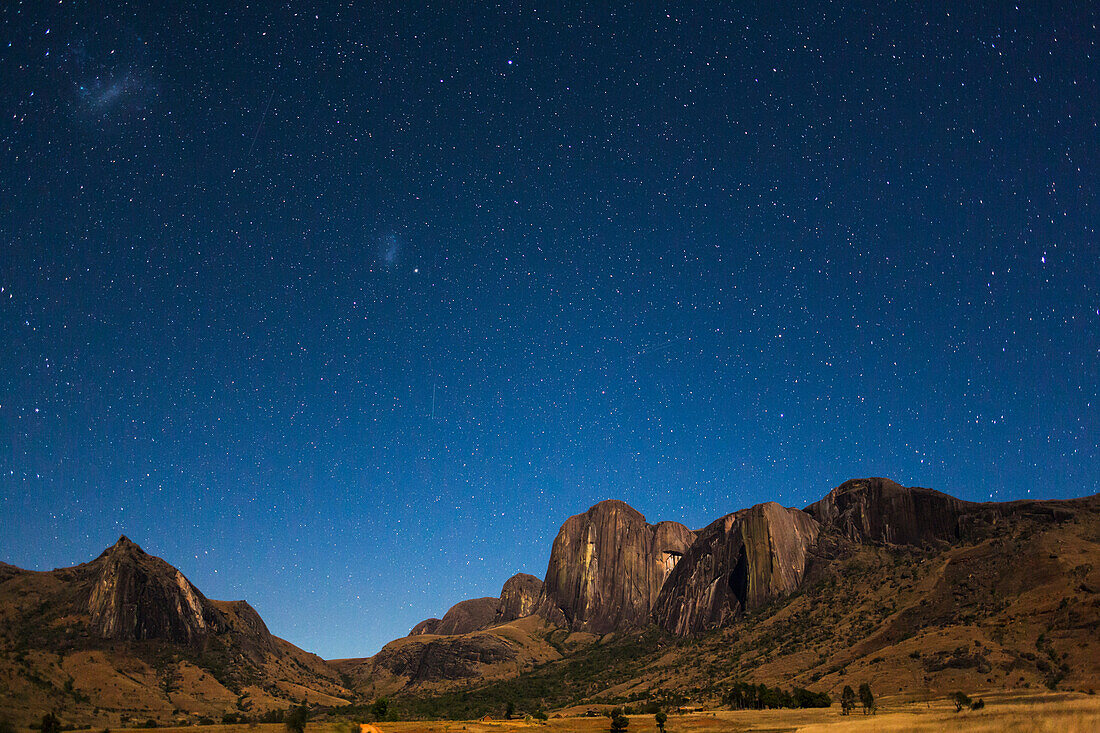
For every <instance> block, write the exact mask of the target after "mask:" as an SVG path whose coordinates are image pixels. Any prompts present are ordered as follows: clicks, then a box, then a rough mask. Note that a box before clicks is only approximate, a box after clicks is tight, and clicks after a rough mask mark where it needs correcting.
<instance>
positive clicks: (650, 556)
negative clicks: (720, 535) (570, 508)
mask: <svg viewBox="0 0 1100 733" xmlns="http://www.w3.org/2000/svg"><path fill="white" fill-rule="evenodd" d="M694 539H695V533H694V532H692V531H691V530H690V529H688V528H687V527H685V526H684V525H682V524H679V523H677V522H661V523H660V524H657V525H651V524H648V523H647V522H646V520H645V517H644V516H642V514H641V513H640V512H638V511H637V510H636V509H634V508H632V507H630V506H628V505H627V504H625V503H624V502H621V501H616V500H608V501H601V502H600V503H598V504H596V505H595V506H593V507H591V508H590V509H589V510H588V511H586V512H584V513H583V514H577V515H575V516H572V517H570V518H569V519H567V520H566V521H565V523H564V524H563V525H562V527H561V529H560V530H559V532H558V535H557V537H556V538H555V539H554V544H553V547H552V548H551V550H550V562H549V564H548V566H547V569H546V579H545V580H544V581H543V588H542V596H541V598H540V599H539V602H538V606H537V611H538V613H539V614H540V615H541V616H543V617H544V618H546V619H547V620H548V621H550V622H551V623H554V624H558V625H561V626H564V627H566V628H569V629H571V630H573V631H586V632H591V633H597V634H604V633H609V632H612V631H620V630H623V629H628V628H636V627H640V626H644V625H645V624H647V623H648V622H649V618H650V612H651V610H652V608H653V604H654V603H655V601H656V600H657V596H658V594H659V593H660V590H661V586H662V584H663V583H664V582H665V579H666V578H667V577H668V575H669V573H670V572H672V569H673V568H674V567H675V566H676V564H677V562H678V561H679V559H680V558H681V557H682V556H683V555H684V553H686V552H687V551H688V548H689V547H690V546H691V544H692V542H693V541H694Z"/></svg>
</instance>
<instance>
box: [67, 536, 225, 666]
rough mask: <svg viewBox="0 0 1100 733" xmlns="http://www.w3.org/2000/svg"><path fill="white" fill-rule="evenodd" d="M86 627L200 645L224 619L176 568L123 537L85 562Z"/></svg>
mask: <svg viewBox="0 0 1100 733" xmlns="http://www.w3.org/2000/svg"><path fill="white" fill-rule="evenodd" d="M89 565H90V568H89V569H91V570H93V571H94V574H95V575H94V580H93V583H92V585H91V590H90V593H89V594H88V599H87V611H88V613H89V615H90V623H89V628H90V630H91V631H92V633H93V634H95V635H97V636H99V637H101V638H104V639H116V640H119V641H139V640H145V639H162V640H165V641H171V642H175V643H178V644H187V645H197V644H201V643H202V641H203V640H204V639H206V638H207V637H208V636H210V635H211V634H217V633H220V632H222V631H225V630H226V629H227V624H226V621H225V618H224V617H223V616H222V614H221V613H220V612H219V611H218V610H217V609H216V608H215V607H214V605H213V604H212V603H210V602H209V601H208V600H207V599H206V598H205V597H204V596H203V594H202V593H200V592H199V590H198V588H196V587H195V586H193V585H191V582H190V581H189V580H187V578H185V577H184V576H183V573H181V572H180V571H179V570H177V569H176V568H174V567H172V566H171V565H169V564H168V563H166V562H165V561H164V560H161V559H160V558H159V557H154V556H152V555H148V554H146V553H145V552H144V551H143V550H142V549H141V548H140V547H138V546H137V545H136V544H134V543H133V542H131V541H130V540H129V539H127V538H126V537H121V538H120V539H119V540H118V542H116V543H115V544H114V545H113V546H111V547H109V548H108V549H107V550H106V551H104V553H103V554H102V555H100V556H99V557H98V558H97V559H96V560H94V561H93V562H92V563H90V564H89Z"/></svg>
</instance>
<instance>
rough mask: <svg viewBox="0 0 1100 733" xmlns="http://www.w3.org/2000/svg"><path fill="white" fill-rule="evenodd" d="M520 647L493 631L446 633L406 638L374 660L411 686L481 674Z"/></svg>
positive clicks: (374, 662)
mask: <svg viewBox="0 0 1100 733" xmlns="http://www.w3.org/2000/svg"><path fill="white" fill-rule="evenodd" d="M515 657H516V650H515V649H514V648H513V647H512V645H510V644H509V643H508V641H507V640H505V639H502V638H500V637H497V636H493V635H490V634H479V635H477V636H474V637H467V636H446V637H442V638H430V639H425V640H423V641H421V640H419V639H411V638H408V637H406V638H405V639H400V640H398V642H391V643H390V644H387V645H386V646H385V647H383V648H382V650H381V651H379V652H378V654H376V655H375V656H374V657H373V658H372V659H371V662H372V664H373V666H374V667H375V668H376V669H382V670H386V671H387V672H389V673H390V674H393V675H396V676H399V677H402V678H404V679H406V680H407V684H408V685H415V684H417V683H421V682H428V681H430V682H438V681H440V680H460V679H466V678H469V677H477V676H478V675H480V674H481V671H482V670H483V669H484V667H486V666H487V665H493V664H500V663H502V662H509V661H511V660H513V659H514V658H515Z"/></svg>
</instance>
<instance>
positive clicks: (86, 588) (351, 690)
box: [0, 477, 1100, 726]
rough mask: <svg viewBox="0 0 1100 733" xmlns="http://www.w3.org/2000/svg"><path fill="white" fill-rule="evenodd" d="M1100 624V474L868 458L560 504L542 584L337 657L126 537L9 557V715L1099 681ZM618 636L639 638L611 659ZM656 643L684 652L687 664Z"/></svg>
mask: <svg viewBox="0 0 1100 733" xmlns="http://www.w3.org/2000/svg"><path fill="white" fill-rule="evenodd" d="M1018 566H1021V567H1025V568H1029V570H1028V571H1027V572H1030V573H1031V576H1027V575H1026V573H1025V574H1023V575H1022V574H1021V571H1020V567H1018ZM868 568H870V570H868ZM867 573H871V574H872V575H874V576H875V577H876V578H877V580H875V581H874V582H875V584H876V585H875V587H874V588H866V589H865V590H862V591H861V590H860V587H859V585H858V583H853V580H852V578H853V577H861V576H862V575H867ZM1028 577H1031V578H1032V581H1033V582H1029V581H1027V578H1028ZM975 578H985V579H986V580H985V581H982V582H976V581H975V580H974V579H975ZM983 583H985V584H984V585H983ZM1040 627H1041V628H1040ZM768 629H771V630H770V631H769V630H768ZM1097 631H1100V494H1098V495H1094V496H1091V497H1082V498H1078V499H1069V500H1030V499H1024V500H1017V501H1013V502H1004V503H997V502H967V501H963V500H961V499H958V498H956V497H953V496H951V495H949V494H945V493H942V492H939V491H935V490H933V489H926V488H922V487H904V486H901V485H900V484H897V483H895V482H893V481H891V480H889V479H885V478H876V477H872V478H867V479H852V480H850V481H846V482H844V483H842V484H841V485H839V486H837V487H835V488H833V489H832V490H830V491H829V492H827V493H826V494H825V495H824V496H823V497H822V498H821V499H820V500H818V501H816V502H813V503H811V504H809V505H807V506H806V507H804V508H802V509H796V508H791V507H783V506H781V505H779V504H777V503H775V502H764V503H761V504H757V505H754V506H752V507H748V508H745V509H739V510H737V511H734V512H731V513H728V514H726V515H723V516H721V517H719V518H718V519H716V520H714V521H713V522H711V523H710V524H708V525H707V526H706V527H704V528H703V529H700V530H691V529H689V528H687V527H686V526H684V525H682V524H680V523H678V522H670V521H660V522H656V523H653V524H651V523H649V522H648V521H647V520H646V518H645V517H644V516H643V515H642V514H641V513H640V512H638V511H637V510H635V509H633V508H632V507H630V506H629V505H628V504H626V503H625V502H622V501H619V500H605V501H602V502H598V503H597V504H594V505H593V506H592V507H590V508H589V509H588V510H587V511H585V512H582V513H579V514H576V515H573V516H571V517H569V518H568V519H566V520H565V522H563V524H562V525H561V529H560V530H559V532H558V535H557V537H556V538H555V540H554V543H553V545H552V547H551V550H550V557H549V559H548V562H547V571H546V575H545V579H544V580H540V579H539V578H537V577H535V576H533V575H529V574H524V573H518V574H516V575H514V576H512V577H511V578H509V579H508V580H507V581H506V582H505V583H504V585H503V587H502V588H501V591H500V594H499V595H498V596H495V597H494V596H487V597H484V598H480V599H470V600H468V601H461V602H459V603H457V604H455V605H454V606H453V607H452V608H451V609H450V610H449V611H448V612H447V613H445V614H444V615H443V618H442V619H426V620H425V621H422V622H420V623H418V624H417V625H416V626H414V628H413V629H412V631H410V633H409V635H408V636H406V637H402V638H399V639H396V640H394V641H392V642H390V643H389V644H387V645H385V646H384V647H383V648H382V649H381V650H380V651H379V652H378V653H377V654H375V655H373V656H371V657H364V658H353V659H342V660H328V661H325V660H322V659H320V658H319V657H317V656H316V655H312V654H309V653H308V652H305V651H303V650H301V649H298V648H297V647H295V646H294V645H292V644H290V643H289V642H286V641H285V640H282V639H278V638H277V637H275V636H273V635H271V633H270V631H269V630H268V628H267V626H266V624H265V623H264V621H263V619H262V617H261V616H260V614H258V613H257V612H256V611H255V609H253V608H252V607H251V606H250V605H249V604H248V603H247V602H245V601H217V600H211V599H207V598H206V597H205V596H204V595H203V594H202V593H201V591H200V590H199V589H198V588H197V587H195V586H194V585H193V584H191V582H190V581H189V580H188V579H187V578H186V577H185V576H184V575H183V573H182V572H180V571H179V570H178V569H177V568H175V567H173V566H171V565H170V564H169V563H167V562H166V561H164V560H162V559H160V558H157V557H155V556H153V555H149V554H148V553H146V552H145V551H144V550H142V549H141V547H140V546H138V545H137V544H136V543H134V542H132V541H131V540H130V539H129V538H127V537H126V536H125V535H123V536H122V537H120V538H119V540H118V541H117V542H116V543H115V544H114V545H112V546H110V547H108V548H106V549H105V550H104V551H103V552H102V553H101V554H100V555H99V556H98V557H96V558H95V559H93V560H91V561H89V562H87V563H83V564H80V565H76V566H72V567H69V568H58V569H55V570H50V571H31V570H23V569H21V568H17V567H16V566H14V565H9V564H6V563H0V679H7V680H9V687H8V692H7V694H6V696H0V715H3V714H5V713H6V714H8V715H11V716H13V717H15V718H16V719H18V720H24V718H23V717H20V715H23V713H24V712H25V711H28V710H29V711H33V712H34V714H36V715H40V714H41V711H43V710H50V709H60V708H61V707H64V708H65V709H66V710H67V711H68V714H69V715H70V716H72V720H74V721H78V720H79V721H82V722H87V723H92V722H95V723H96V724H99V723H100V722H102V723H104V724H108V725H114V726H118V725H121V724H123V723H124V722H125V721H126V720H134V719H137V717H140V716H147V717H152V718H154V719H158V720H161V721H164V722H187V721H191V722H193V721H194V720H196V719H197V718H198V717H201V716H203V715H207V714H213V713H218V712H220V713H225V712H226V711H233V712H234V714H251V715H257V714H260V713H262V712H263V711H265V710H272V709H278V708H281V707H286V706H287V705H289V704H292V703H294V702H296V701H301V700H303V699H305V698H307V697H308V698H309V699H310V700H311V701H313V702H315V703H321V704H327V705H337V706H338V705H343V704H348V703H351V702H360V703H362V702H364V701H366V700H369V699H371V698H372V697H376V696H379V695H390V696H394V697H395V699H397V700H400V701H403V702H402V704H403V705H406V706H407V707H408V708H409V709H410V710H413V711H415V710H418V709H422V710H427V709H430V708H417V707H416V706H417V705H428V704H436V703H431V702H430V701H431V700H444V699H449V698H447V696H448V695H450V694H451V692H452V691H461V690H481V691H482V692H481V693H480V694H481V695H482V696H483V697H484V699H486V700H488V699H491V698H492V696H493V695H494V694H497V693H496V692H494V691H497V690H506V689H512V688H509V687H508V686H509V685H513V684H515V685H521V684H522V685H528V686H527V687H520V688H518V689H519V690H520V692H522V690H527V689H532V688H531V685H530V684H529V683H528V682H524V681H525V680H542V679H544V678H546V677H547V676H550V678H551V679H557V680H558V681H557V683H556V684H558V685H559V686H560V689H562V690H567V691H568V694H569V695H573V697H572V698H566V697H562V696H561V695H559V696H558V697H555V696H554V695H555V694H557V693H554V694H550V693H547V694H544V695H543V696H542V697H540V698H538V700H534V701H532V702H531V705H532V706H535V705H538V706H546V705H550V704H551V701H553V700H557V701H558V702H559V703H562V704H564V703H565V702H569V703H570V704H573V703H576V702H577V701H579V700H587V701H589V702H591V701H593V700H599V699H605V698H606V699H616V700H623V699H629V698H630V695H645V696H648V697H649V698H654V699H657V698H659V699H668V700H671V699H677V696H682V695H684V694H692V695H695V696H699V697H700V698H703V699H711V700H713V699H715V698H714V695H716V694H717V692H716V688H715V685H716V684H718V681H720V680H723V679H731V678H729V674H733V673H734V672H731V670H739V671H736V672H735V673H736V674H737V675H740V676H742V677H743V676H748V677H749V678H753V679H756V680H757V681H762V682H767V683H768V684H774V683H776V682H777V681H779V682H783V681H785V680H795V681H797V682H798V684H801V685H803V686H806V687H808V688H811V689H815V690H820V691H829V690H833V691H835V690H836V686H837V685H839V684H842V683H843V682H844V673H845V670H847V669H861V670H871V671H874V670H877V671H875V672H874V673H875V674H877V675H879V676H880V677H883V678H889V679H893V678H896V677H898V676H899V675H902V672H901V671H899V670H902V669H903V668H904V669H908V668H909V667H913V666H914V663H913V660H916V659H920V660H922V661H921V662H920V664H921V665H922V669H924V671H923V672H921V673H920V674H917V673H916V672H915V671H907V672H905V673H904V674H905V675H909V677H912V679H911V680H910V681H909V682H904V683H903V684H900V685H899V692H902V691H904V689H905V688H906V685H908V686H909V687H910V688H913V687H914V685H915V684H916V687H921V686H923V687H924V688H926V689H933V688H935V687H937V686H938V685H941V684H955V683H958V684H963V683H966V684H968V685H973V684H974V683H975V681H977V680H978V679H979V678H978V675H984V676H983V677H981V680H983V684H993V685H1002V686H1013V685H1015V686H1021V685H1027V684H1045V685H1047V686H1051V685H1054V686H1055V687H1056V686H1058V685H1065V684H1072V685H1077V686H1078V688H1081V686H1082V685H1088V684H1092V685H1093V686H1095V684H1096V683H1097V682H1100V662H1097V663H1095V664H1094V663H1092V662H1090V661H1089V659H1090V658H1091V657H1090V656H1089V655H1090V654H1092V653H1094V652H1097V653H1096V654H1095V656H1096V658H1097V659H1100V642H1097V641H1095V639H1096V638H1098V637H1097V634H1096V632H1097ZM792 634H794V635H795V636H792ZM798 634H802V635H803V636H804V637H806V638H805V639H803V640H802V641H797V640H796V637H797V635H798ZM775 639H786V641H784V642H782V644H781V645H780V646H779V647H778V648H776V647H775V646H774V644H775V642H774V640H775ZM914 639H919V640H921V641H920V645H919V646H916V647H914V646H913V640H914ZM962 640H969V641H968V642H967V643H968V644H970V646H969V647H966V648H970V649H971V651H970V652H963V651H959V650H960V649H963V648H964V647H961V646H959V645H958V642H959V641H962ZM948 643H952V644H955V647H953V648H950V649H949V648H947V647H946V646H945V645H947V644H948ZM609 644H610V646H608V645H609ZM975 645H978V646H975ZM1028 645H1031V646H1030V647H1029V646H1028ZM1029 648H1034V649H1036V650H1037V652H1033V651H1028V649H1029ZM616 649H621V650H628V651H627V652H622V653H626V654H627V657H624V658H622V659H619V661H616V662H610V661H608V660H606V659H604V657H606V655H607V654H620V652H616V651H614V650H616ZM693 649H694V650H696V651H691V650H693ZM800 649H801V650H802V651H799V650H800ZM698 650H703V651H702V652H699V651H698ZM810 650H816V651H813V652H812V654H811V652H810ZM974 650H977V651H974ZM926 653H927V654H928V655H930V656H922V655H925V654H926ZM807 654H811V655H810V656H806V655H807ZM1037 654H1038V656H1037ZM601 655H602V656H601ZM631 655H632V656H631ZM914 655H917V656H914ZM588 659H593V660H603V661H599V662H598V663H596V662H592V663H589V662H585V661H584V660H588ZM615 659H618V657H615ZM663 659H679V660H680V661H679V662H678V663H679V664H680V665H681V666H683V665H686V666H683V671H682V672H678V673H675V674H673V673H672V672H671V671H670V670H669V668H668V666H667V664H666V663H665V662H662V660H663ZM876 659H877V661H875V660H876ZM746 660H756V661H754V662H753V663H752V664H751V665H750V666H745V665H746V664H747V662H746ZM997 665H1000V666H999V667H998V666H997ZM601 669H602V670H604V671H599V670H601ZM705 669H709V670H710V671H709V673H707V674H702V675H701V674H699V673H700V672H701V671H702V670H705ZM555 670H572V671H569V672H568V674H569V675H572V676H573V677H576V675H581V678H582V679H581V680H580V682H582V683H583V684H581V685H580V686H577V684H578V681H577V680H575V679H574V680H573V682H569V683H568V684H567V683H566V681H565V678H561V679H558V678H555V677H553V675H555V674H557V672H556V671H555ZM868 673H870V672H868ZM922 675H923V676H922ZM909 677H906V678H905V679H909ZM739 678H740V677H739ZM570 679H572V677H571V678H570ZM918 681H919V684H917V682H918ZM542 689H546V688H542ZM601 690H602V692H601ZM509 694H513V695H515V694H519V693H517V692H512V693H509ZM561 694H562V695H565V694H566V693H561ZM93 696H94V700H93ZM662 696H663V697H662ZM670 696H671V697H670ZM559 698H560V699H559ZM463 699H465V700H466V702H462V703H461V704H462V705H469V704H470V703H469V697H468V696H466V697H465V698H463ZM454 704H455V705H459V704H460V703H458V702H456V703H454ZM458 709H460V710H468V711H469V712H476V710H475V709H474V708H458ZM452 712H453V710H452ZM30 719H31V718H25V722H26V721H29V720H30Z"/></svg>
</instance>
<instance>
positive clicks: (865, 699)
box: [859, 682, 875, 715]
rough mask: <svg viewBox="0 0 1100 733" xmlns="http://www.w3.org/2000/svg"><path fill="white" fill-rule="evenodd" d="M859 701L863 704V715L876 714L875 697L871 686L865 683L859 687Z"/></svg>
mask: <svg viewBox="0 0 1100 733" xmlns="http://www.w3.org/2000/svg"><path fill="white" fill-rule="evenodd" d="M859 701H860V702H861V703H863V714H864V715H866V714H867V713H873V712H875V696H874V695H873V694H872V693H871V686H870V685H869V684H867V683H866V682H864V683H863V684H862V685H860V686H859Z"/></svg>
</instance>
